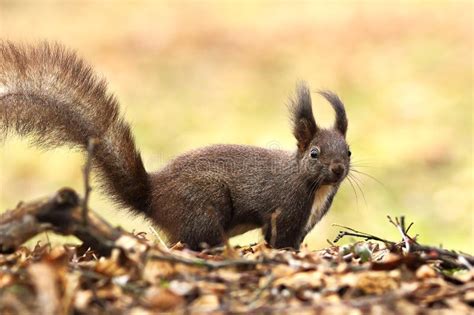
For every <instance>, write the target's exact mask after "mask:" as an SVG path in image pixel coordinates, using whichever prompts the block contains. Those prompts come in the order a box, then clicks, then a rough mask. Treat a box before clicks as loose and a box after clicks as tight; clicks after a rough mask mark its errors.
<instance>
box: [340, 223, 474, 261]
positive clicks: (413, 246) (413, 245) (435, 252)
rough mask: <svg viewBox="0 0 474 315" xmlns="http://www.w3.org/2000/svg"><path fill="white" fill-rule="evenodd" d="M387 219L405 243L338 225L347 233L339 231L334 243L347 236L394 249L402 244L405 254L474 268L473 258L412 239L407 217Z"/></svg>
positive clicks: (410, 225)
mask: <svg viewBox="0 0 474 315" xmlns="http://www.w3.org/2000/svg"><path fill="white" fill-rule="evenodd" d="M387 218H388V221H389V222H390V223H391V224H392V225H393V226H394V227H395V228H396V229H397V230H398V231H399V232H400V234H401V235H402V238H403V243H396V242H392V241H388V240H385V239H383V238H380V237H378V236H375V235H372V234H368V233H365V232H361V231H357V230H355V229H353V228H350V227H347V226H343V225H337V224H334V226H338V227H341V228H344V229H346V231H339V234H338V235H337V237H336V239H335V240H334V242H337V241H339V240H340V239H341V238H343V237H345V236H354V237H360V238H363V239H365V240H375V241H379V242H383V243H385V244H386V245H390V246H392V247H399V246H400V244H404V245H405V247H404V250H405V253H410V252H412V253H413V252H421V253H423V255H424V257H422V258H424V259H427V260H439V261H441V262H442V263H444V264H445V265H447V266H452V267H458V268H467V269H472V268H473V266H474V257H473V256H471V255H468V254H464V253H457V252H454V251H450V250H446V249H443V248H439V247H435V246H426V245H421V244H419V243H418V242H417V241H416V237H414V238H412V237H410V236H409V235H408V234H407V231H408V230H409V229H410V228H411V227H412V226H413V223H410V224H409V225H408V227H407V228H405V217H403V216H401V217H400V218H399V217H395V218H394V219H392V217H390V216H387Z"/></svg>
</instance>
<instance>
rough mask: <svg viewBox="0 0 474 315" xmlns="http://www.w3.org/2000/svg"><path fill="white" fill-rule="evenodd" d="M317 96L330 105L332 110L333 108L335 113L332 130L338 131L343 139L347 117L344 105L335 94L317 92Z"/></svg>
mask: <svg viewBox="0 0 474 315" xmlns="http://www.w3.org/2000/svg"><path fill="white" fill-rule="evenodd" d="M319 94H320V95H321V96H323V97H324V98H325V99H326V100H327V101H328V102H329V103H330V104H331V106H332V108H334V111H335V112H336V122H335V123H334V129H336V130H338V131H339V132H340V133H341V134H342V135H343V136H344V137H345V136H346V133H347V117H346V110H345V109H344V104H343V103H342V101H341V100H340V99H339V97H338V96H337V95H336V94H334V93H332V92H330V91H319Z"/></svg>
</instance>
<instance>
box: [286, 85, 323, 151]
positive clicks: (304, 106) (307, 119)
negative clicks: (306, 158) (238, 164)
mask: <svg viewBox="0 0 474 315" xmlns="http://www.w3.org/2000/svg"><path fill="white" fill-rule="evenodd" d="M290 110H291V119H292V121H293V134H294V135H295V138H296V140H297V141H298V149H299V150H300V151H301V152H303V151H305V150H306V149H307V148H308V146H309V144H310V143H311V141H312V140H313V138H314V136H315V135H316V132H317V131H318V126H317V125H316V121H315V120H314V116H313V109H312V106H311V95H310V92H309V89H308V87H307V86H306V84H305V83H304V82H302V83H299V84H298V86H297V89H296V99H292V100H291V105H290Z"/></svg>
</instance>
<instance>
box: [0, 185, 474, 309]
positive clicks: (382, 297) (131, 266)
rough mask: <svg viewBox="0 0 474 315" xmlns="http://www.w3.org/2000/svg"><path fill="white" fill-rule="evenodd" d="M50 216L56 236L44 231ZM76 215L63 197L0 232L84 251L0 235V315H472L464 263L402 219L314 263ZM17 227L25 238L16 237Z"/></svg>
mask: <svg viewBox="0 0 474 315" xmlns="http://www.w3.org/2000/svg"><path fill="white" fill-rule="evenodd" d="M65 195H66V196H68V197H69V198H66V199H65V198H62V197H64V196H65ZM59 197H61V198H59ZM53 214H61V215H62V219H63V221H61V225H56V226H54V225H52V224H51V223H52V222H50V221H48V220H50V219H51V220H54V219H55V216H54V215H53ZM81 214H83V212H82V207H80V200H79V198H78V197H77V196H76V195H75V194H73V192H72V191H66V192H65V191H64V190H62V191H60V192H59V195H56V196H53V197H52V198H49V199H45V200H43V201H40V202H36V203H31V204H24V205H22V206H20V207H19V208H18V209H16V210H13V212H10V213H7V215H5V216H4V217H3V220H0V231H12V228H13V230H14V231H15V233H17V234H16V235H17V236H18V237H19V238H20V239H24V240H26V239H27V238H28V237H30V236H31V235H34V232H36V231H44V230H53V231H55V232H57V233H61V234H68V233H69V234H72V235H76V236H77V237H78V238H80V239H81V240H82V241H83V244H82V245H81V246H71V245H54V246H53V245H52V244H41V243H38V244H37V245H36V246H34V247H33V248H27V247H25V246H22V245H21V244H20V242H19V241H17V240H16V239H14V238H12V236H11V235H7V236H5V237H3V236H2V234H0V247H1V248H2V249H3V251H2V253H1V254H0V314H45V315H49V314H156V313H169V314H175V313H176V314H183V313H186V314H234V313H248V314H267V313H272V314H273V313H275V314H428V313H433V314H468V313H474V270H473V268H472V259H473V258H472V256H470V255H468V254H464V253H463V254H460V253H456V252H452V251H447V250H444V249H440V248H436V247H429V246H423V245H420V244H419V243H417V241H416V238H411V237H410V236H409V235H408V230H409V229H410V226H411V224H410V225H409V226H408V228H405V223H404V218H396V219H395V220H392V219H391V218H390V221H391V223H393V224H394V225H395V226H396V227H397V229H399V231H400V233H401V236H402V241H400V242H392V241H388V240H384V239H381V238H378V237H375V236H373V235H370V234H367V233H363V232H359V231H356V230H353V229H350V228H346V227H343V228H345V229H346V231H342V232H341V233H340V234H339V236H338V238H337V239H336V241H338V240H339V239H340V238H343V237H345V236H352V237H354V236H355V237H361V238H363V239H364V240H362V241H357V242H356V241H354V242H353V243H352V244H348V245H343V246H337V245H335V244H333V243H331V246H329V247H327V248H325V249H322V250H318V251H312V250H309V249H308V248H307V247H305V246H303V247H302V248H301V249H300V250H299V251H291V250H283V249H281V250H278V249H273V248H271V247H270V246H269V245H267V244H265V243H259V244H254V245H251V246H244V247H235V248H231V249H229V248H227V247H228V246H230V245H228V244H226V246H224V247H222V248H211V249H206V250H203V251H201V252H195V251H191V250H189V249H187V248H186V246H184V245H183V244H177V245H175V246H173V248H167V247H166V246H164V245H163V243H162V242H159V241H156V240H155V239H156V235H153V234H152V235H147V234H146V233H144V232H140V233H128V232H125V231H123V230H121V229H117V228H113V227H111V226H110V225H109V224H108V223H107V222H106V221H105V220H103V219H102V218H100V217H98V216H97V214H95V213H94V212H93V211H92V210H90V209H89V210H88V211H87V214H86V215H87V216H88V218H87V220H86V224H84V220H83V217H82V216H81ZM25 216H27V217H29V220H30V223H29V224H28V227H29V228H28V229H23V230H22V229H17V228H16V227H15V225H16V226H24V222H25V221H24V219H23V218H24V217H25ZM39 227H40V228H39ZM22 231H23V232H24V233H25V234H22Z"/></svg>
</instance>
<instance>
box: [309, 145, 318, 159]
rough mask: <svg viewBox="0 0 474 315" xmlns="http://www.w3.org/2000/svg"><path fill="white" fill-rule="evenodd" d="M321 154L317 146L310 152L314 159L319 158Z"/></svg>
mask: <svg viewBox="0 0 474 315" xmlns="http://www.w3.org/2000/svg"><path fill="white" fill-rule="evenodd" d="M319 154H320V151H319V148H317V147H315V148H312V149H311V151H310V152H309V155H310V156H311V158H313V159H317V158H318V157H319Z"/></svg>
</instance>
